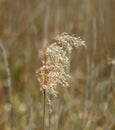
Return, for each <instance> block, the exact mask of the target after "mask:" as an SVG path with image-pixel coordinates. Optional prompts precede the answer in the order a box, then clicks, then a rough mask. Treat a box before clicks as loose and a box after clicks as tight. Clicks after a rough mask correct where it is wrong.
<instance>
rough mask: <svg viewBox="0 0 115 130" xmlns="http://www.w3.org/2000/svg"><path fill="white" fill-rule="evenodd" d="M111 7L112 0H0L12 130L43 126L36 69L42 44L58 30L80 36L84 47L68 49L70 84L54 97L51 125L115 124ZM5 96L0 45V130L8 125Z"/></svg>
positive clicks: (105, 127)
mask: <svg viewBox="0 0 115 130" xmlns="http://www.w3.org/2000/svg"><path fill="white" fill-rule="evenodd" d="M114 12H115V1H114V0H0V40H1V41H2V43H3V45H4V47H5V50H6V54H7V58H8V64H9V69H10V72H11V82H12V103H13V115H12V127H13V129H14V130H28V129H30V125H31V124H32V129H31V130H42V112H43V103H42V101H43V99H42V98H43V96H42V94H41V92H40V90H39V88H40V85H39V83H38V82H37V78H36V73H35V72H36V70H37V69H38V68H39V67H40V66H41V55H42V49H43V48H44V47H45V46H46V45H47V44H48V42H49V41H50V40H51V38H53V37H55V36H56V35H58V34H60V33H62V32H67V33H69V34H70V35H71V34H76V36H77V37H81V38H82V39H84V40H85V42H86V44H87V49H86V50H85V49H79V50H77V52H76V51H74V52H73V54H72V58H71V75H72V80H71V81H70V86H71V87H70V88H69V89H67V90H66V91H65V93H64V95H63V97H61V96H59V97H58V99H56V100H55V102H54V105H53V113H52V117H51V124H52V125H51V130H57V129H59V130H70V129H71V130H115V101H114V100H115V81H114V80H115V66H114V65H112V64H108V58H112V59H113V60H114V58H115V36H114V35H115V16H114ZM9 102H10V101H9V89H8V85H7V73H6V67H5V64H4V58H3V55H2V50H1V49H0V117H1V118H0V130H10V125H11V124H10V121H9V120H11V119H10V118H9V117H10V111H11V108H10V104H9ZM30 119H32V121H31V122H30ZM46 126H47V123H46Z"/></svg>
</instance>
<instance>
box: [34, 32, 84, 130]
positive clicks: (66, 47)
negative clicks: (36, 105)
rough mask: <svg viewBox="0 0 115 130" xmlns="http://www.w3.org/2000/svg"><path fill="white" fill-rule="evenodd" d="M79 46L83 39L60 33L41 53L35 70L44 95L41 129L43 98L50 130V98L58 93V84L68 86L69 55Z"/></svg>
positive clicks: (81, 44)
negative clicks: (40, 59)
mask: <svg viewBox="0 0 115 130" xmlns="http://www.w3.org/2000/svg"><path fill="white" fill-rule="evenodd" d="M79 46H85V43H84V41H83V40H81V39H80V38H76V37H75V36H74V35H72V36H70V35H68V34H67V33H62V34H61V35H58V36H57V37H55V38H54V39H53V40H52V44H51V45H49V46H48V47H47V48H46V51H45V52H44V54H43V59H42V64H43V65H42V67H41V68H40V69H39V70H38V71H37V74H38V81H39V82H40V84H41V87H40V90H41V91H42V93H43V95H44V106H43V130H44V129H45V128H44V127H45V109H46V107H45V103H46V102H45V100H46V101H47V103H48V105H49V110H48V118H49V123H48V124H49V125H48V130H50V126H51V105H52V98H53V97H56V96H57V95H58V94H59V92H58V87H59V86H61V87H64V88H65V87H68V86H69V79H70V74H69V67H70V55H71V52H72V49H73V48H78V47H79ZM62 90H63V89H62ZM62 90H61V91H62ZM51 97H52V98H51Z"/></svg>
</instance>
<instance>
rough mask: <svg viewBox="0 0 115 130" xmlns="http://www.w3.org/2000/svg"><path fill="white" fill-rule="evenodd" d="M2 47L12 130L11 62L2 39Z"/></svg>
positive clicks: (0, 46) (0, 44)
mask: <svg viewBox="0 0 115 130" xmlns="http://www.w3.org/2000/svg"><path fill="white" fill-rule="evenodd" d="M0 48H1V50H2V53H3V58H4V63H5V68H6V73H7V85H8V93H9V102H10V106H11V109H10V117H9V122H10V130H12V129H13V128H12V127H13V100H12V82H11V72H10V67H9V63H8V58H7V53H6V49H5V47H4V45H3V43H2V41H1V40H0Z"/></svg>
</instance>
